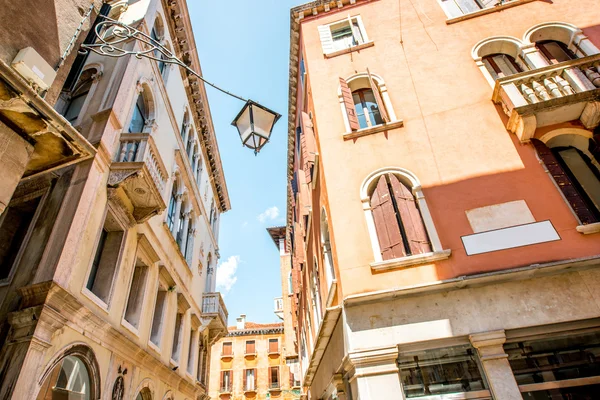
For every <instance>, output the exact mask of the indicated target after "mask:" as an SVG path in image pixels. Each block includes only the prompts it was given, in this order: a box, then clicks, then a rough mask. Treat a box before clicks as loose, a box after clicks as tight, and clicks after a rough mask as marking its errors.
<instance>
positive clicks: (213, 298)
mask: <svg viewBox="0 0 600 400" xmlns="http://www.w3.org/2000/svg"><path fill="white" fill-rule="evenodd" d="M202 317H203V318H212V321H211V322H210V324H209V328H210V329H224V330H227V317H228V314H227V308H226V307H225V302H223V297H221V293H219V292H214V293H204V295H203V296H202Z"/></svg>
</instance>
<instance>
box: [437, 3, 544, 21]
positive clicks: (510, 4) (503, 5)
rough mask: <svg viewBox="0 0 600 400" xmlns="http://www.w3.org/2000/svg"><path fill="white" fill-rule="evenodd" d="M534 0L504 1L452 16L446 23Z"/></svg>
mask: <svg viewBox="0 0 600 400" xmlns="http://www.w3.org/2000/svg"><path fill="white" fill-rule="evenodd" d="M532 1H536V0H509V1H508V2H507V3H504V4H499V5H496V6H493V7H489V8H484V9H483V10H479V11H475V12H471V13H468V14H464V15H461V16H460V17H454V18H450V19H448V20H446V24H447V25H451V24H455V23H457V22H460V21H465V20H467V19H472V18H477V17H479V16H481V15H487V14H491V13H495V12H497V11H501V10H505V9H507V8H511V7H516V6H519V5H521V4H526V3H531V2H532Z"/></svg>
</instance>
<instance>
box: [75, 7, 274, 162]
mask: <svg viewBox="0 0 600 400" xmlns="http://www.w3.org/2000/svg"><path fill="white" fill-rule="evenodd" d="M99 18H102V21H101V22H99V23H97V24H96V27H95V33H96V37H97V39H98V40H96V41H95V42H94V43H89V44H85V43H84V44H82V45H81V50H80V51H81V52H83V53H84V54H85V53H87V52H89V51H92V52H94V53H96V54H99V55H101V56H108V57H124V56H127V55H133V56H135V57H136V58H140V59H141V58H149V59H152V60H156V61H158V62H162V63H165V64H176V65H179V66H180V67H181V68H183V69H185V70H187V71H188V72H189V73H190V74H192V75H194V76H195V77H197V78H198V79H200V80H201V81H203V82H204V83H206V84H207V85H209V86H212V87H213V88H215V89H217V90H218V91H220V92H223V93H225V94H227V95H229V96H231V97H235V98H236V99H238V100H241V101H243V102H245V103H246V104H244V107H243V108H242V110H241V111H240V112H239V113H238V115H237V116H236V117H235V119H234V120H233V122H232V123H231V124H232V125H233V126H235V127H236V128H237V130H238V132H239V135H240V139H241V140H242V145H244V146H245V147H248V148H250V149H252V150H254V154H257V153H258V152H259V151H260V149H262V148H263V146H264V145H265V144H267V142H268V141H269V138H270V137H271V132H272V131H273V126H274V125H275V123H276V122H277V120H278V119H279V118H280V117H281V115H280V114H278V113H276V112H275V111H273V110H270V109H268V108H267V107H265V106H262V105H260V104H259V103H257V102H255V101H253V100H248V99H245V98H243V97H240V96H237V95H235V94H233V93H231V92H228V91H227V90H224V89H221V88H220V87H218V86H217V85H215V84H214V83H211V82H209V81H207V80H206V79H204V78H203V77H202V75H200V74H199V73H197V72H196V71H194V70H193V69H191V68H190V67H189V66H188V65H187V64H185V63H184V62H183V61H182V60H180V59H178V58H177V57H175V55H174V54H173V53H172V52H171V51H170V50H169V49H167V48H166V47H165V46H163V45H162V44H161V43H160V42H159V41H158V40H156V39H154V38H152V37H151V36H148V35H146V34H145V33H144V32H141V31H139V30H137V29H135V28H133V27H131V26H129V25H127V24H124V23H123V22H119V21H117V20H115V19H112V18H109V17H106V16H101V17H99ZM132 39H133V40H138V41H140V42H143V43H145V44H146V45H147V46H148V48H147V49H141V50H138V51H135V50H125V49H124V48H123V47H120V45H122V44H125V42H128V41H129V40H132Z"/></svg>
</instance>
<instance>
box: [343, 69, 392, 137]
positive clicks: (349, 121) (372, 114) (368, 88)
mask: <svg viewBox="0 0 600 400" xmlns="http://www.w3.org/2000/svg"><path fill="white" fill-rule="evenodd" d="M338 97H339V99H340V104H341V105H342V109H343V111H344V121H345V123H346V128H347V129H348V130H349V131H356V130H358V129H365V128H369V127H373V126H377V125H382V124H384V123H388V122H393V121H396V115H395V114H394V110H393V109H392V106H391V102H390V98H389V95H388V93H387V88H386V87H385V84H384V83H383V80H382V79H381V78H380V77H378V76H376V75H372V74H371V73H370V72H369V71H367V72H364V73H359V74H356V75H353V76H352V77H350V78H348V79H347V80H346V79H343V78H340V90H339V92H338Z"/></svg>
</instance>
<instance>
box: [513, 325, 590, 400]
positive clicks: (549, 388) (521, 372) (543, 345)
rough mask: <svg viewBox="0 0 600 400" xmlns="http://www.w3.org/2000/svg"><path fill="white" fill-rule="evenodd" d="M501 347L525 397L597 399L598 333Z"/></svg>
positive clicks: (572, 335) (526, 399) (523, 342)
mask: <svg viewBox="0 0 600 400" xmlns="http://www.w3.org/2000/svg"><path fill="white" fill-rule="evenodd" d="M504 350H505V352H506V353H507V354H508V361H509V363H510V366H511V368H512V370H513V373H514V375H515V379H516V381H517V383H518V384H519V387H520V389H521V393H522V394H523V398H524V399H525V400H528V399H535V400H537V399H596V398H597V397H598V393H600V333H598V332H592V333H585V334H570V335H569V336H564V337H555V338H544V339H538V340H525V341H521V342H515V343H506V344H505V345H504Z"/></svg>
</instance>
